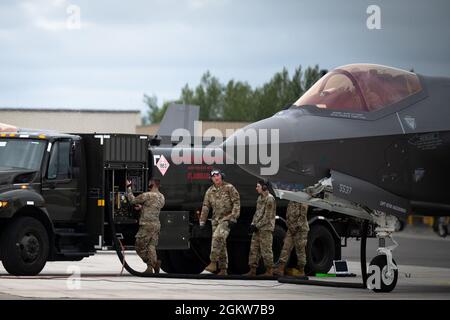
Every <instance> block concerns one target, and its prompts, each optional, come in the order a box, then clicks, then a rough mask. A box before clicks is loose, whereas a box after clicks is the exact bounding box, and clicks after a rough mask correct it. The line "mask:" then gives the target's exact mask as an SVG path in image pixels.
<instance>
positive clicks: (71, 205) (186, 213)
mask: <svg viewBox="0 0 450 320" xmlns="http://www.w3.org/2000/svg"><path fill="white" fill-rule="evenodd" d="M172 148H173V145H168V144H161V141H160V140H158V139H155V138H152V137H149V136H145V135H124V134H59V133H53V132H21V131H18V132H10V133H1V134H0V258H1V260H2V263H3V266H4V267H5V269H6V270H7V271H8V272H9V273H11V274H14V275H36V274H39V272H40V271H41V270H42V269H43V267H44V266H45V264H46V262H47V261H78V260H81V259H83V258H86V257H89V256H91V255H93V254H95V253H96V252H97V251H98V250H111V249H113V247H114V246H113V243H114V242H113V238H112V237H113V236H116V237H117V238H118V239H120V241H121V244H122V245H123V247H124V249H125V250H132V249H133V245H134V235H135V234H136V232H137V229H138V215H139V212H137V211H136V210H135V209H134V208H133V207H132V206H130V205H129V204H128V202H127V200H126V194H125V181H126V179H129V180H131V181H132V183H133V191H134V192H135V193H136V194H139V193H142V192H145V191H146V190H147V184H148V183H147V182H148V180H149V178H151V177H153V176H154V177H159V178H161V180H162V188H161V190H162V192H163V193H164V195H165V197H166V206H165V207H164V208H163V211H162V212H161V216H160V219H161V236H160V243H159V245H158V251H159V252H158V254H159V256H160V258H161V259H162V268H163V270H164V271H166V272H169V273H186V274H195V273H200V272H201V271H202V270H203V268H204V267H205V266H206V265H207V263H208V262H209V260H208V259H209V250H210V240H211V229H210V226H209V227H208V228H205V229H203V230H201V229H200V228H199V227H198V212H199V210H200V209H201V203H202V200H203V195H204V193H205V191H206V189H207V188H208V187H209V185H210V181H209V178H208V172H209V170H210V169H211V166H210V165H207V164H205V163H198V164H193V165H175V164H174V163H173V161H172V159H171V150H172ZM188 149H189V148H188ZM215 167H218V168H221V169H222V170H223V171H224V172H225V173H226V175H227V176H226V179H227V180H228V181H230V182H231V183H233V184H234V185H235V186H236V188H237V189H238V191H239V192H240V194H241V217H240V218H239V220H238V223H237V224H236V225H235V226H234V228H233V229H232V231H231V234H230V237H229V242H228V252H229V256H230V258H229V259H230V267H229V271H230V272H231V273H235V274H239V273H244V272H246V271H247V269H248V267H247V262H248V260H247V259H248V251H249V245H250V244H249V241H250V235H249V234H248V226H249V224H250V221H251V218H252V215H253V212H254V208H255V203H256V198H257V194H256V191H255V184H256V178H254V177H253V176H250V175H249V174H247V173H245V172H244V171H242V170H241V169H240V168H239V167H238V166H236V165H219V166H215ZM285 209H286V202H285V201H281V200H280V201H278V202H277V212H278V216H277V223H276V229H275V233H274V243H273V247H274V252H275V259H277V258H278V255H279V253H280V250H281V247H282V240H283V237H284V234H285V230H286V225H285V221H284V214H285ZM325 216H326V218H325ZM109 217H112V218H113V220H112V223H114V228H111V220H110V219H109ZM309 222H310V227H311V231H310V234H309V242H308V248H307V255H308V270H309V271H310V272H327V271H328V270H329V269H330V267H331V265H332V262H333V259H339V258H340V255H341V247H342V246H343V245H345V240H346V239H347V238H348V237H359V236H360V232H361V224H362V221H360V220H357V219H354V218H350V217H345V216H343V215H339V214H335V213H330V212H322V211H315V209H313V208H311V210H310V212H309ZM112 230H115V235H112ZM294 259H295V257H294Z"/></svg>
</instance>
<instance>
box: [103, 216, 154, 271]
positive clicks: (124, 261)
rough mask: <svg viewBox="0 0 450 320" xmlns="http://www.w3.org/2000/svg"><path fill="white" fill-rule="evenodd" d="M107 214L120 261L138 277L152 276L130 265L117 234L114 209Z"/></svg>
mask: <svg viewBox="0 0 450 320" xmlns="http://www.w3.org/2000/svg"><path fill="white" fill-rule="evenodd" d="M107 216H108V223H109V229H110V230H111V238H112V241H113V245H114V249H115V251H116V253H117V257H119V260H120V263H121V264H122V266H123V268H125V270H127V271H128V272H129V273H130V274H132V275H133V276H136V277H148V276H152V274H148V273H145V272H139V271H136V270H134V269H133V268H132V267H130V266H129V265H128V263H127V261H126V260H125V257H124V255H123V253H122V250H121V249H122V245H121V243H120V241H119V239H118V238H117V236H116V225H115V224H114V217H113V213H112V210H108V215H107Z"/></svg>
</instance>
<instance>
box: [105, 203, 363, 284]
mask: <svg viewBox="0 0 450 320" xmlns="http://www.w3.org/2000/svg"><path fill="white" fill-rule="evenodd" d="M108 211H109V212H108V215H107V216H108V223H109V226H110V230H111V238H112V240H113V245H114V249H115V251H116V253H117V257H118V258H119V260H120V263H121V264H122V271H123V268H125V270H127V271H128V272H129V273H130V274H131V275H133V276H136V277H149V278H177V279H214V280H278V281H279V282H280V283H294V284H307V285H319V286H331V287H343V288H364V289H365V288H366V281H367V266H366V244H367V231H368V227H369V222H368V221H367V220H365V221H364V222H363V225H362V235H361V248H360V254H361V274H362V278H363V283H362V284H358V283H353V282H337V281H317V280H306V279H305V278H293V277H280V278H278V277H268V276H249V277H247V276H242V275H226V276H225V275H223V276H221V275H216V274H203V273H202V274H168V273H162V274H161V273H158V274H155V273H145V272H139V271H136V270H135V269H133V268H132V267H130V265H128V263H127V262H126V260H125V250H124V247H123V245H122V243H121V242H120V240H119V239H118V238H117V236H116V226H115V224H114V218H113V212H112V210H108ZM121 274H122V272H121Z"/></svg>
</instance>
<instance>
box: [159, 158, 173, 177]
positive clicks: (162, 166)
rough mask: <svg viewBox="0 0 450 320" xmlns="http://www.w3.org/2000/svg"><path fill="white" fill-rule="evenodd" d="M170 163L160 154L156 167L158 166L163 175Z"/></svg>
mask: <svg viewBox="0 0 450 320" xmlns="http://www.w3.org/2000/svg"><path fill="white" fill-rule="evenodd" d="M169 166H170V163H169V161H167V159H166V158H165V157H164V156H163V155H161V157H160V158H159V160H158V162H157V163H156V167H157V168H158V170H159V172H161V174H162V175H165V174H166V172H167V170H168V169H169Z"/></svg>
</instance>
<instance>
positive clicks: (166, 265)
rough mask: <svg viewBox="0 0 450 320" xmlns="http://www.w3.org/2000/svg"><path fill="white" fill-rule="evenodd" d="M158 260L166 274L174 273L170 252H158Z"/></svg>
mask: <svg viewBox="0 0 450 320" xmlns="http://www.w3.org/2000/svg"><path fill="white" fill-rule="evenodd" d="M157 256H158V259H159V260H161V269H162V270H163V271H164V272H165V273H174V268H173V267H172V261H171V260H170V256H169V251H168V250H158V251H157Z"/></svg>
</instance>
